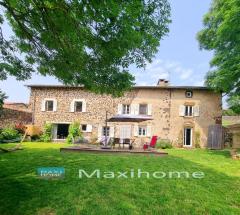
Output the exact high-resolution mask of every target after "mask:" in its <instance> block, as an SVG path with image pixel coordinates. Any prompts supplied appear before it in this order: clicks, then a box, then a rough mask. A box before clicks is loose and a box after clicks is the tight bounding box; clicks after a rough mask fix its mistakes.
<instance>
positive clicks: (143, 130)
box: [138, 125, 147, 137]
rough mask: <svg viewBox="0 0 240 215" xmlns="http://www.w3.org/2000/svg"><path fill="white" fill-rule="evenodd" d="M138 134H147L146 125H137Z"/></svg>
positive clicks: (144, 135) (142, 135)
mask: <svg viewBox="0 0 240 215" xmlns="http://www.w3.org/2000/svg"><path fill="white" fill-rule="evenodd" d="M138 136H140V137H146V136H147V126H143V125H139V126H138Z"/></svg>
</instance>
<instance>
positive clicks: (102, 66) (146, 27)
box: [0, 0, 170, 95]
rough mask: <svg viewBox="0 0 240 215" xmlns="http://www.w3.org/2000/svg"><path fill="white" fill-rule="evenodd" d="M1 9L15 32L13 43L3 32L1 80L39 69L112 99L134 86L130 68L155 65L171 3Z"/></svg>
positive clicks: (140, 0)
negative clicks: (153, 59) (108, 95)
mask: <svg viewBox="0 0 240 215" xmlns="http://www.w3.org/2000/svg"><path fill="white" fill-rule="evenodd" d="M0 6H2V8H3V9H4V11H5V14H4V15H5V17H6V19H7V20H8V21H9V23H10V25H11V27H12V30H13V32H14V34H15V36H14V38H13V39H12V40H8V41H7V40H6V39H5V38H4V37H3V35H2V34H0V49H1V50H2V52H1V55H0V58H1V61H0V78H1V79H6V78H7V76H8V75H13V76H16V77H17V78H18V79H19V80H24V79H27V78H29V77H30V76H31V73H32V72H34V71H35V70H34V68H37V71H38V72H39V73H40V74H42V75H51V76H55V77H56V78H57V79H58V80H60V81H62V82H63V83H64V84H67V85H84V86H85V87H86V88H87V89H88V90H91V91H94V92H97V93H108V94H113V95H120V94H122V92H123V91H124V90H128V89H129V88H130V87H131V86H132V85H133V84H134V83H133V81H134V78H133V76H132V75H131V74H130V73H129V72H128V67H129V65H131V64H135V65H136V66H137V67H141V68H142V67H145V65H146V63H147V62H150V61H151V59H152V58H153V57H154V55H155V53H156V52H157V49H158V46H159V45H160V39H162V38H163V37H164V36H165V35H166V34H167V33H168V31H169V29H168V24H169V23H170V18H169V17H170V5H169V3H168V1H167V0H158V1H156V0H149V1H145V0H130V1H123V0H119V1H101V4H100V3H99V2H98V1H63V0H61V1H57V0H53V1H42V0H35V1H29V0H27V1H4V0H1V1H0ZM3 21H4V20H3V16H1V17H0V24H1V23H3ZM18 53H23V55H22V56H21V58H20V57H18Z"/></svg>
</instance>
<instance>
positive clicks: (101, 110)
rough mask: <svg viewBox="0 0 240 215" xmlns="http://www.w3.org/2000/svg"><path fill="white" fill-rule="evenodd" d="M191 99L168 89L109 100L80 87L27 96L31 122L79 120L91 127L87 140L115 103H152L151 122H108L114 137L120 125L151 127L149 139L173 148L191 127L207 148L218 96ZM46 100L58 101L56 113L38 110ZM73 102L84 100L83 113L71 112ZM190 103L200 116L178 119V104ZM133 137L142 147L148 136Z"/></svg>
mask: <svg viewBox="0 0 240 215" xmlns="http://www.w3.org/2000/svg"><path fill="white" fill-rule="evenodd" d="M193 95H194V96H193V98H191V99H187V98H186V97H185V90H180V89H170V88H161V87H155V88H134V89H133V90H132V91H130V92H127V93H126V94H125V95H124V97H121V98H112V97H111V96H108V95H96V94H94V93H91V92H88V91H85V90H84V89H83V88H74V87H48V88H46V87H32V90H31V97H30V104H31V106H30V108H31V110H32V111H33V112H34V122H35V124H36V125H38V126H41V127H42V126H43V125H44V124H45V123H46V122H51V123H63V122H65V123H71V122H73V121H80V122H81V124H91V125H92V126H93V129H92V132H90V133H85V134H84V135H85V136H88V137H89V138H97V136H98V128H99V126H104V124H105V117H106V111H108V117H109V118H110V117H112V116H114V115H117V110H118V104H134V103H136V104H140V103H146V104H152V117H153V120H148V121H144V122H140V123H134V122H114V123H113V122H111V123H108V125H110V126H114V127H115V130H114V133H115V136H119V125H129V124H130V125H131V126H132V130H133V127H134V125H135V124H138V125H146V126H151V136H152V135H158V136H159V137H160V138H162V139H169V140H171V141H172V143H173V144H174V145H179V143H178V142H179V141H181V140H180V139H181V138H179V137H180V136H182V135H183V128H184V126H185V125H186V124H191V125H192V126H193V128H194V130H195V131H199V132H200V134H201V144H202V146H205V145H206V137H207V128H208V126H209V125H211V124H215V117H219V116H221V95H220V94H216V93H213V92H211V91H207V90H197V89H196V90H193ZM45 98H54V99H56V100H57V111H56V112H43V111H41V103H42V101H43V100H44V99H45ZM73 99H85V100H86V104H87V106H86V112H84V113H75V112H70V103H71V101H72V100H73ZM188 101H191V102H193V103H195V104H197V105H199V107H200V116H199V117H191V118H186V117H180V116H179V105H181V104H184V103H185V102H188ZM132 137H133V138H134V139H136V141H135V144H136V145H137V146H141V145H142V144H144V143H145V142H146V141H149V140H150V138H151V137H134V135H133V131H132Z"/></svg>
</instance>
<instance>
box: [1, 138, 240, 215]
mask: <svg viewBox="0 0 240 215" xmlns="http://www.w3.org/2000/svg"><path fill="white" fill-rule="evenodd" d="M66 145H69V144H66V143H56V144H52V143H44V142H24V143H23V144H22V147H23V149H24V150H19V151H15V152H11V153H0V169H1V171H0V184H1V192H0V214H1V215H14V214H16V215H21V214H24V215H26V214H31V215H32V214H41V215H43V214H88V215H89V214H224V215H225V214H239V213H240V204H239V202H240V171H239V169H240V162H239V161H237V160H232V159H231V157H230V155H229V151H227V150H222V151H209V150H204V149H194V150H184V149H166V151H167V152H168V153H169V155H168V156H165V157H158V156H141V155H131V156H126V155H115V154H114V155H104V154H101V155H97V156H96V155H95V154H82V153H60V152H59V148H60V147H63V146H66ZM14 146H15V144H14V143H9V144H2V147H5V148H11V147H14ZM39 167H64V168H65V177H64V178H63V179H59V180H57V179H56V180H50V179H49V180H46V179H42V178H39V177H38V175H37V168H39ZM139 168H140V169H142V170H144V171H189V172H193V171H202V172H203V173H204V178H202V179H194V178H188V179H184V178H172V179H170V178H163V179H156V178H130V179H124V178H119V179H117V178H115V179H106V178H101V179H98V178H90V179H88V178H82V179H80V178H79V175H78V171H79V169H84V170H86V171H89V172H90V171H93V170H94V169H101V170H102V171H109V170H111V171H116V172H117V171H129V170H131V169H135V170H136V169H139Z"/></svg>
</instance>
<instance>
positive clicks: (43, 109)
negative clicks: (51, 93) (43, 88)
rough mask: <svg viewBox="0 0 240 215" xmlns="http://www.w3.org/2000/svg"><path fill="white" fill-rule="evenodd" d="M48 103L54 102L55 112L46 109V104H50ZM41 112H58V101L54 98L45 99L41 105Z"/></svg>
mask: <svg viewBox="0 0 240 215" xmlns="http://www.w3.org/2000/svg"><path fill="white" fill-rule="evenodd" d="M48 101H52V102H53V110H47V109H46V103H47V102H48ZM41 111H43V112H49V113H50V112H56V111H57V100H56V99H54V98H44V99H43V100H42V104H41Z"/></svg>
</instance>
